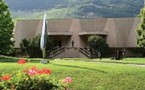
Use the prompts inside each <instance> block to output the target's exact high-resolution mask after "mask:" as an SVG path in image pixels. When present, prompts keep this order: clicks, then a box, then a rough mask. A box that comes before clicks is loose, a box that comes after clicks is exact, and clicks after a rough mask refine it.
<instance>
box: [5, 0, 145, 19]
mask: <svg viewBox="0 0 145 90" xmlns="http://www.w3.org/2000/svg"><path fill="white" fill-rule="evenodd" d="M6 2H7V3H8V5H9V6H10V9H11V11H12V14H13V17H14V18H16V19H17V18H20V19H32V18H43V15H42V13H44V12H48V13H47V16H48V17H47V18H96V17H135V16H137V15H138V13H139V10H140V9H141V8H142V7H143V2H144V1H143V0H43V2H42V1H41V0H35V1H30V0H14V1H13V0H6ZM63 10H65V11H63Z"/></svg>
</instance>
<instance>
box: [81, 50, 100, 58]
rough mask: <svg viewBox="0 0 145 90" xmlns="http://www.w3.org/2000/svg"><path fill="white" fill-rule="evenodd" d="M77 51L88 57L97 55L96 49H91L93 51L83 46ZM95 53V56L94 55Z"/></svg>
mask: <svg viewBox="0 0 145 90" xmlns="http://www.w3.org/2000/svg"><path fill="white" fill-rule="evenodd" d="M79 51H80V52H82V53H83V54H84V55H86V56H87V57H89V58H94V57H98V51H96V50H94V49H93V53H92V52H91V51H90V48H83V47H80V48H79ZM96 54H97V56H96Z"/></svg>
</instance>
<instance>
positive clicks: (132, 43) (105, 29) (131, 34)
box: [14, 18, 142, 57]
mask: <svg viewBox="0 0 145 90" xmlns="http://www.w3.org/2000/svg"><path fill="white" fill-rule="evenodd" d="M42 21H43V20H18V21H17V23H16V27H15V30H14V39H15V48H20V45H19V44H20V42H21V40H22V39H24V38H33V37H35V36H36V35H38V34H41V30H42V29H41V28H42ZM139 23H140V19H139V18H95V19H50V20H48V25H47V31H48V35H49V36H50V37H52V38H54V39H55V42H56V43H57V46H59V47H60V50H59V51H61V53H60V52H59V54H58V52H56V51H57V50H56V51H54V52H52V54H51V55H52V57H89V52H87V51H85V49H84V48H86V47H87V39H88V37H89V36H91V35H100V36H103V37H104V38H105V39H106V41H107V43H108V45H109V48H111V49H112V50H118V49H124V50H125V53H126V56H141V55H142V53H141V52H140V53H137V51H138V50H139V48H138V46H137V32H136V29H137V26H138V24H139ZM55 53H57V54H55ZM112 55H113V53H112Z"/></svg>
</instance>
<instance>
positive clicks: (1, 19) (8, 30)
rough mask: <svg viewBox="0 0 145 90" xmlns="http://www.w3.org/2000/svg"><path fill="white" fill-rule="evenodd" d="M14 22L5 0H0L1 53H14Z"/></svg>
mask: <svg viewBox="0 0 145 90" xmlns="http://www.w3.org/2000/svg"><path fill="white" fill-rule="evenodd" d="M13 28H14V23H13V21H12V18H11V14H10V11H9V9H8V6H7V5H6V3H5V2H4V0H0V54H3V55H7V54H10V53H12V48H13V43H14V42H13V41H12V40H11V39H12V36H13V35H12V32H13Z"/></svg>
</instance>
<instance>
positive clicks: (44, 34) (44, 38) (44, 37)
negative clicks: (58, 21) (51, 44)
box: [40, 14, 47, 51]
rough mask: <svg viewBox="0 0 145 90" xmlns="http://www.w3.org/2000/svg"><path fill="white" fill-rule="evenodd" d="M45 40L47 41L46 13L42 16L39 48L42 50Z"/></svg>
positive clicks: (44, 46)
mask: <svg viewBox="0 0 145 90" xmlns="http://www.w3.org/2000/svg"><path fill="white" fill-rule="evenodd" d="M46 42H47V23H46V14H45V15H44V18H43V26H42V34H41V40H40V48H41V50H42V51H43V50H44V49H45V48H46Z"/></svg>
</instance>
